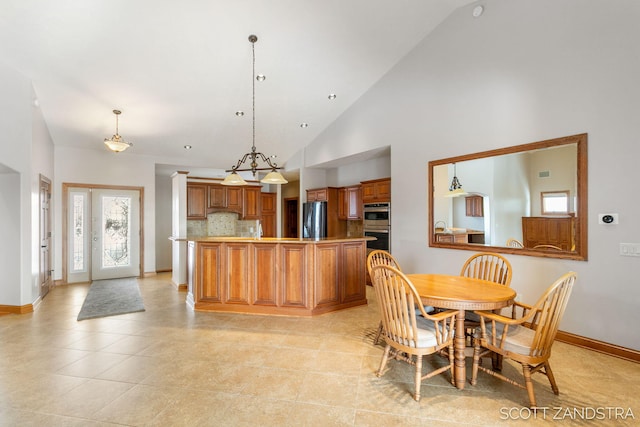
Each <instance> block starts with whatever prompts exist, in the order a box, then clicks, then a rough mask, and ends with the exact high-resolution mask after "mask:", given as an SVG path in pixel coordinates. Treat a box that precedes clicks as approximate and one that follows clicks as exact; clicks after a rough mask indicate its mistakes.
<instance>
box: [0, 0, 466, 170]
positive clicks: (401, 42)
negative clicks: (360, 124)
mask: <svg viewBox="0 0 640 427" xmlns="http://www.w3.org/2000/svg"><path fill="white" fill-rule="evenodd" d="M468 3H472V2H471V1H469V0H275V1H271V0H270V1H264V0H224V1H222V0H185V1H182V2H178V1H175V0H133V1H132V0H2V2H0V61H2V62H3V63H4V64H5V65H7V66H9V67H12V68H15V69H16V70H18V71H19V72H20V73H21V74H23V75H24V76H26V77H27V78H29V79H31V80H32V82H33V86H34V89H35V93H36V97H37V100H34V102H35V103H36V104H37V105H38V106H39V108H40V109H41V111H42V114H43V116H44V118H45V121H46V123H47V125H48V128H49V132H50V134H51V137H52V138H53V141H54V144H56V145H60V146H74V147H84V148H90V149H96V150H106V148H105V147H104V144H103V143H102V141H103V140H104V138H106V137H110V136H111V135H113V134H114V133H115V116H114V115H113V113H112V110H114V109H119V110H122V115H121V116H120V118H119V134H120V135H121V136H122V137H123V138H124V139H125V140H127V141H129V142H132V143H133V144H134V145H133V147H132V148H130V149H129V150H128V151H126V152H125V153H121V154H118V155H128V154H127V153H133V154H139V155H150V156H154V157H158V158H160V159H162V158H164V159H166V161H167V162H171V163H173V164H185V165H193V166H199V167H212V168H221V169H225V168H229V167H230V166H232V165H233V164H234V163H235V162H236V161H237V159H238V158H239V157H240V156H241V155H242V154H244V153H245V152H247V151H249V149H250V147H251V145H252V114H251V111H252V82H253V78H252V63H251V61H252V60H251V58H252V57H251V43H250V42H249V41H248V36H249V35H250V34H255V35H257V36H258V41H257V42H256V44H255V54H256V73H258V74H264V75H265V76H266V80H264V81H263V82H256V87H255V91H256V93H255V107H256V116H255V117H256V121H255V126H256V133H255V138H256V140H255V141H256V146H257V148H258V150H259V151H262V152H264V153H265V154H267V155H277V156H278V157H277V160H276V161H277V162H278V163H280V164H282V163H284V162H286V160H287V159H288V158H289V157H290V156H291V155H293V154H294V153H295V152H296V151H298V150H299V149H300V148H301V147H304V146H305V145H307V144H308V143H309V142H311V141H312V140H313V139H314V138H315V137H316V136H317V135H319V134H320V133H321V132H322V131H323V129H325V128H326V127H327V126H328V125H330V124H331V122H332V121H334V120H335V119H336V118H337V117H338V116H339V115H340V114H341V113H343V112H344V111H345V109H347V108H348V107H349V106H350V105H351V104H352V103H353V102H354V101H356V100H357V99H358V98H359V97H360V96H361V95H362V94H363V93H364V92H366V91H367V90H368V89H369V88H370V87H371V86H372V85H373V84H374V83H375V82H376V81H377V80H379V79H380V78H381V77H382V76H383V75H384V74H385V73H386V72H388V71H389V70H390V69H391V68H392V67H393V65H394V64H396V63H397V62H398V61H399V60H400V59H401V58H402V57H403V56H404V55H406V54H407V53H408V52H409V51H410V50H411V49H412V48H413V47H414V46H415V45H416V44H418V43H419V42H420V40H422V39H423V38H424V37H425V36H427V34H428V33H429V32H431V31H432V30H433V29H434V28H435V27H436V26H437V25H438V24H439V23H441V22H442V21H443V20H444V19H445V18H446V17H447V16H448V15H449V14H450V13H451V12H452V11H453V10H454V9H456V8H457V7H460V6H462V5H465V4H468ZM332 93H333V94H335V95H336V98H335V99H333V100H330V99H329V94H332ZM238 110H242V111H244V112H245V115H244V116H242V117H238V116H236V114H235V113H236V111H238ZM301 123H308V127H306V128H303V127H301V126H300V125H301ZM185 145H190V146H192V147H193V148H192V149H191V150H185V148H184V146H185Z"/></svg>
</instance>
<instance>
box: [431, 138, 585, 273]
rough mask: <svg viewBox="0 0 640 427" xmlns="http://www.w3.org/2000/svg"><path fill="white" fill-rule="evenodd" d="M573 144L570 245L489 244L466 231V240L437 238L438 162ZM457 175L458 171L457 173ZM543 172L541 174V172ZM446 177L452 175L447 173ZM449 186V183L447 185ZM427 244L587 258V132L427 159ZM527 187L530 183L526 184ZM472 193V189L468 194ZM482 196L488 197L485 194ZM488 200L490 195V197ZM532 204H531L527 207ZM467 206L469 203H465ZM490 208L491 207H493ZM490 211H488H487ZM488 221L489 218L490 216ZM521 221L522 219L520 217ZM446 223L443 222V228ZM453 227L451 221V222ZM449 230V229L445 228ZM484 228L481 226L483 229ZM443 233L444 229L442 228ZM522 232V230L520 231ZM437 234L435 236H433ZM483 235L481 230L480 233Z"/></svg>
mask: <svg viewBox="0 0 640 427" xmlns="http://www.w3.org/2000/svg"><path fill="white" fill-rule="evenodd" d="M569 144H575V145H576V153H577V156H576V165H575V166H576V172H577V173H576V183H575V196H574V197H575V198H576V199H577V200H575V204H574V205H573V213H571V214H569V217H572V219H571V220H572V222H573V225H574V227H573V232H574V239H573V247H572V248H570V249H563V250H558V249H554V248H552V247H548V246H549V245H539V246H543V247H539V248H535V249H534V248H533V247H526V245H525V247H523V248H517V247H510V246H506V241H505V246H499V245H491V244H483V243H468V236H469V235H468V234H465V235H466V236H467V239H466V240H467V242H457V243H456V242H454V241H440V240H441V237H442V231H440V229H438V230H439V232H438V233H436V224H435V223H434V220H435V218H434V193H435V190H436V188H435V185H434V182H435V181H434V168H435V167H437V166H441V165H452V164H455V163H461V162H466V161H469V160H475V159H486V158H489V157H497V156H504V155H508V154H515V153H525V152H532V151H538V150H543V149H549V148H553V147H560V146H564V145H569ZM459 175H460V174H459ZM541 176H544V175H541ZM448 179H451V177H450V176H449V177H448ZM460 181H462V183H463V184H464V183H465V182H467V183H473V181H474V180H473V177H470V176H465V177H461V179H460ZM447 187H448V185H447ZM428 188H429V189H430V191H429V227H428V229H429V237H428V239H429V246H431V247H436V248H448V249H462V250H470V251H491V252H498V253H508V254H516V255H530V256H537V257H547V258H564V259H573V260H580V261H586V260H587V134H586V133H584V134H578V135H572V136H567V137H562V138H555V139H550V140H546V141H539V142H534V143H530V144H522V145H516V146H513V147H506V148H500V149H496V150H490V151H484V152H480V153H475V154H467V155H462V156H457V157H450V158H447V159H441V160H434V161H430V162H429V187H428ZM463 188H464V189H465V190H467V191H469V189H470V188H467V187H466V186H464V185H463ZM529 188H530V187H529ZM553 190H560V189H558V188H554V189H553ZM471 194H475V193H473V192H471V193H470V194H469V195H471ZM484 197H488V196H487V195H484ZM533 197H535V196H534V195H533V194H528V195H527V198H528V200H530V199H531V198H533ZM489 200H490V199H489ZM530 208H531V207H530ZM467 209H469V207H467ZM492 209H493V207H492ZM490 215H491V214H490ZM520 216H522V217H526V216H527V215H520ZM529 216H536V217H542V215H540V214H538V215H533V214H532V213H531V212H529ZM544 218H554V217H553V216H545V217H544ZM489 221H491V218H489ZM521 222H522V220H521ZM446 226H447V224H445V229H446ZM452 227H453V224H452ZM447 230H451V229H447ZM482 231H484V230H482ZM445 234H446V232H445ZM523 234H524V233H523ZM436 236H438V238H437V239H436ZM483 236H484V234H483Z"/></svg>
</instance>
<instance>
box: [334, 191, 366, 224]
mask: <svg viewBox="0 0 640 427" xmlns="http://www.w3.org/2000/svg"><path fill="white" fill-rule="evenodd" d="M338 199H339V202H340V204H339V206H338V218H340V219H348V220H355V219H362V188H361V186H359V185H353V186H350V187H342V188H340V189H339V191H338Z"/></svg>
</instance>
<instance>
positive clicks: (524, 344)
mask: <svg viewBox="0 0 640 427" xmlns="http://www.w3.org/2000/svg"><path fill="white" fill-rule="evenodd" d="M474 314H475V313H474ZM476 316H477V314H476ZM496 329H497V332H498V335H497V336H496V345H497V346H498V347H500V346H501V343H502V339H501V337H502V331H503V330H504V325H503V324H501V323H498V324H497V325H496ZM535 334H536V331H534V330H533V329H529V328H527V327H525V326H520V325H511V326H509V331H508V332H507V337H506V339H505V342H504V347H502V348H504V349H505V350H506V351H510V352H511V353H516V354H522V355H524V356H527V355H529V354H530V352H531V347H532V346H533V338H534V336H535ZM492 336H493V330H492V328H491V325H490V324H489V323H488V322H487V341H488V342H491V337H492Z"/></svg>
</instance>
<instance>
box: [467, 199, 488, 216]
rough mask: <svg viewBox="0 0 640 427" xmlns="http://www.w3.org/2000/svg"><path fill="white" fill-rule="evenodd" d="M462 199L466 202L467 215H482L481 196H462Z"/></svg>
mask: <svg viewBox="0 0 640 427" xmlns="http://www.w3.org/2000/svg"><path fill="white" fill-rule="evenodd" d="M464 201H465V204H466V211H467V216H475V217H482V216H484V208H483V198H482V196H468V197H465V198H464Z"/></svg>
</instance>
